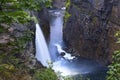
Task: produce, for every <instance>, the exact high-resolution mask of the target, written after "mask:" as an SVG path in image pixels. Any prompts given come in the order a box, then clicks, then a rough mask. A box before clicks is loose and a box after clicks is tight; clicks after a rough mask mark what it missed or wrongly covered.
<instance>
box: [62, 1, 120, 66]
mask: <svg viewBox="0 0 120 80" xmlns="http://www.w3.org/2000/svg"><path fill="white" fill-rule="evenodd" d="M67 1H68V2H67V3H69V5H68V6H67V10H66V13H67V14H65V18H66V16H68V15H69V17H67V20H65V23H64V29H63V31H64V41H65V42H66V44H67V46H68V47H69V48H71V49H74V50H75V51H76V53H74V55H80V56H81V57H85V58H89V59H94V60H96V61H98V62H100V63H102V64H105V65H106V64H109V63H111V61H112V59H111V56H112V54H113V52H114V50H116V49H120V46H119V45H118V44H116V43H115V42H116V40H117V39H116V38H115V37H114V34H115V33H116V31H118V30H120V15H119V14H120V1H119V0H67ZM67 3H66V4H67Z"/></svg>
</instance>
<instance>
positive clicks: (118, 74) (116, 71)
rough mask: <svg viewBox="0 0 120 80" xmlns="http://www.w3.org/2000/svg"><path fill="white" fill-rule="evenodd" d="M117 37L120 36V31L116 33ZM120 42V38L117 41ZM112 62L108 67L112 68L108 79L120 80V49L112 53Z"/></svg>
mask: <svg viewBox="0 0 120 80" xmlns="http://www.w3.org/2000/svg"><path fill="white" fill-rule="evenodd" d="M115 36H116V37H120V32H117V33H116V34H115ZM119 42H120V39H119V38H118V41H117V43H119ZM112 59H113V61H112V64H110V65H109V66H108V67H109V68H110V69H109V71H108V72H107V73H108V76H107V80H120V50H116V51H114V54H113V55H112Z"/></svg>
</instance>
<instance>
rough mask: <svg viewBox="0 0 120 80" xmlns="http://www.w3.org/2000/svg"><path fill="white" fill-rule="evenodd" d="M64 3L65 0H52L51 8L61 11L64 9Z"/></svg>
mask: <svg viewBox="0 0 120 80" xmlns="http://www.w3.org/2000/svg"><path fill="white" fill-rule="evenodd" d="M65 1H66V0H53V3H52V6H53V8H57V9H61V8H62V7H65Z"/></svg>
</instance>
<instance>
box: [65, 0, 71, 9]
mask: <svg viewBox="0 0 120 80" xmlns="http://www.w3.org/2000/svg"><path fill="white" fill-rule="evenodd" d="M70 4H71V2H70V0H66V4H65V7H66V9H68V7H69V6H70Z"/></svg>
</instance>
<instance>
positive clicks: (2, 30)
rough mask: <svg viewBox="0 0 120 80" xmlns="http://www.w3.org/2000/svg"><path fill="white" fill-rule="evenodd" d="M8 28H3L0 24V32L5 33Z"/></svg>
mask: <svg viewBox="0 0 120 80" xmlns="http://www.w3.org/2000/svg"><path fill="white" fill-rule="evenodd" d="M7 31H8V30H7V29H5V28H3V27H2V26H0V33H4V32H7Z"/></svg>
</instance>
